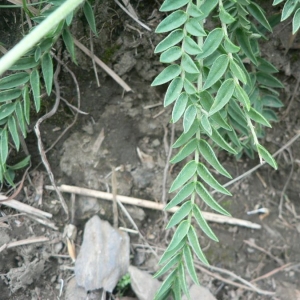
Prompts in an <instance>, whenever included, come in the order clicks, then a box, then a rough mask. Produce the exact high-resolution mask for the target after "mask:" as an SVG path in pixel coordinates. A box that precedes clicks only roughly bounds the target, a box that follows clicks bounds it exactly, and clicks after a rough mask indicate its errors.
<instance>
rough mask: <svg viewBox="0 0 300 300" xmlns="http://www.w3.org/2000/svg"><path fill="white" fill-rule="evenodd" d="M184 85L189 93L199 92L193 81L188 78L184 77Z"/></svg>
mask: <svg viewBox="0 0 300 300" xmlns="http://www.w3.org/2000/svg"><path fill="white" fill-rule="evenodd" d="M183 87H184V90H185V91H186V92H187V94H189V95H194V94H196V93H197V90H196V88H195V86H194V84H193V83H191V82H190V81H189V80H187V79H186V78H184V81H183Z"/></svg>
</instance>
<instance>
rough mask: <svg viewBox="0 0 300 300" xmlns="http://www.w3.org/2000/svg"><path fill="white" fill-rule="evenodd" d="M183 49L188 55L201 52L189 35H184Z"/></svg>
mask: <svg viewBox="0 0 300 300" xmlns="http://www.w3.org/2000/svg"><path fill="white" fill-rule="evenodd" d="M183 49H184V51H186V53H188V54H190V55H197V54H199V53H201V52H202V50H201V49H200V47H199V46H198V44H197V43H196V42H195V41H194V40H193V39H192V38H190V37H189V36H186V37H185V38H184V40H183Z"/></svg>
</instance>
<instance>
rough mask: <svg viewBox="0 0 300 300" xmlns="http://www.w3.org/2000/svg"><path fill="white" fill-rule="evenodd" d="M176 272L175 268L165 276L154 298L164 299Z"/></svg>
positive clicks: (156, 299)
mask: <svg viewBox="0 0 300 300" xmlns="http://www.w3.org/2000/svg"><path fill="white" fill-rule="evenodd" d="M176 273H177V269H174V270H173V271H172V272H171V273H170V274H169V275H168V276H167V278H166V279H165V280H164V282H163V283H162V285H161V286H160V288H159V290H158V291H157V293H156V294H155V298H154V299H155V300H160V299H166V296H167V295H166V293H167V292H168V290H169V289H170V287H171V286H172V283H173V281H174V280H175V278H176Z"/></svg>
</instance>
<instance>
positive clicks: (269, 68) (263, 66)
mask: <svg viewBox="0 0 300 300" xmlns="http://www.w3.org/2000/svg"><path fill="white" fill-rule="evenodd" d="M257 61H258V66H257V69H258V70H260V71H262V72H265V73H277V72H278V70H277V69H276V68H275V67H274V66H273V65H272V64H271V63H270V62H269V61H267V60H265V59H263V58H262V57H257Z"/></svg>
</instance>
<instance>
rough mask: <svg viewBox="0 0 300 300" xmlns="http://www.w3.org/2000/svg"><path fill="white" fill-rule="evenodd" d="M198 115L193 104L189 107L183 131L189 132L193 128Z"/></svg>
mask: <svg viewBox="0 0 300 300" xmlns="http://www.w3.org/2000/svg"><path fill="white" fill-rule="evenodd" d="M196 115H197V108H196V107H195V105H193V104H191V105H189V106H188V107H187V109H186V110H185V112H184V116H183V131H184V133H186V132H188V131H189V130H190V128H191V126H192V125H193V124H194V120H195V118H196Z"/></svg>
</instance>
